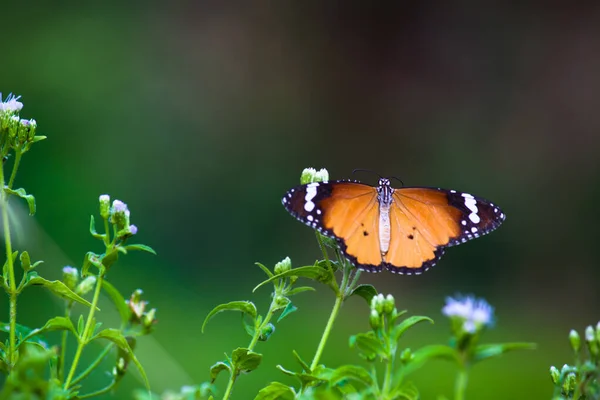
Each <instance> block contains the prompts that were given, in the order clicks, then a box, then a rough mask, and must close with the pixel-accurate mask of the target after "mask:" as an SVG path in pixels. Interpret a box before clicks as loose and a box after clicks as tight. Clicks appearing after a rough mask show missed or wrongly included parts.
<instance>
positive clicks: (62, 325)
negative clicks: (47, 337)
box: [17, 317, 77, 347]
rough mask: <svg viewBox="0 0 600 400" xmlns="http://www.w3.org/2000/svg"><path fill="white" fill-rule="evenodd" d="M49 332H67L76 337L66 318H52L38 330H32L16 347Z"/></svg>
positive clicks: (73, 328) (69, 321)
mask: <svg viewBox="0 0 600 400" xmlns="http://www.w3.org/2000/svg"><path fill="white" fill-rule="evenodd" d="M50 331H69V332H71V333H72V334H73V335H75V336H77V332H76V331H75V327H74V326H73V323H72V322H71V320H70V319H69V318H67V317H54V318H51V319H49V320H48V321H46V323H45V324H44V326H42V327H41V328H38V329H32V330H31V331H30V332H29V333H28V334H27V335H25V336H24V337H23V338H22V339H21V342H19V344H18V345H17V347H19V346H20V345H21V344H22V343H24V342H27V341H29V340H30V339H32V338H35V337H36V336H38V335H41V334H42V333H44V332H50Z"/></svg>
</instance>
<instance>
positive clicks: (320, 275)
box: [252, 265, 334, 292]
mask: <svg viewBox="0 0 600 400" xmlns="http://www.w3.org/2000/svg"><path fill="white" fill-rule="evenodd" d="M290 276H299V277H302V278H308V279H312V280H313V281H316V282H321V283H324V284H326V285H331V282H332V281H333V279H334V276H333V272H331V271H329V270H328V269H325V268H321V267H318V266H314V265H310V266H306V267H299V268H293V269H290V270H288V271H285V272H282V273H281V274H278V275H274V276H272V277H271V278H269V279H267V280H266V281H263V282H261V283H259V284H258V285H257V286H256V287H255V288H254V289H253V290H252V291H253V292H254V291H256V289H258V288H259V287H261V286H263V285H266V284H267V283H270V282H273V281H274V280H277V279H282V278H287V277H290Z"/></svg>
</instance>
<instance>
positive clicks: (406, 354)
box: [400, 348, 413, 364]
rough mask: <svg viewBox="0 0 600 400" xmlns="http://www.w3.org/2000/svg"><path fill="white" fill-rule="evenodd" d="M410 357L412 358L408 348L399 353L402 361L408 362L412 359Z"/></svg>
mask: <svg viewBox="0 0 600 400" xmlns="http://www.w3.org/2000/svg"><path fill="white" fill-rule="evenodd" d="M412 358H413V355H412V352H411V351H410V349H408V348H406V349H404V350H402V353H400V360H402V362H403V363H405V364H406V363H407V362H409V361H410V360H412Z"/></svg>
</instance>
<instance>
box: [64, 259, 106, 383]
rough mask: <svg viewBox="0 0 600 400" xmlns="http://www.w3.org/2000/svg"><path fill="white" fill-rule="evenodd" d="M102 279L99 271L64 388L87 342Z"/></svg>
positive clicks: (71, 377)
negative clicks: (85, 320)
mask: <svg viewBox="0 0 600 400" xmlns="http://www.w3.org/2000/svg"><path fill="white" fill-rule="evenodd" d="M103 280H104V271H100V273H99V274H98V280H97V281H96V290H95V291H94V298H93V300H92V306H91V308H90V312H89V314H88V317H87V322H86V323H85V328H84V329H83V334H82V335H81V337H79V338H78V345H77V351H76V352H75V357H74V358H73V364H71V369H70V370H69V375H68V376H67V380H66V382H65V386H64V388H65V389H68V388H69V385H70V384H71V380H72V379H73V375H75V370H76V369H77V364H78V363H79V358H80V357H81V352H82V351H83V348H84V347H85V345H87V344H88V337H89V336H90V329H93V327H92V323H93V321H94V313H95V312H96V306H97V305H98V299H99V298H100V289H101V288H102V281H103Z"/></svg>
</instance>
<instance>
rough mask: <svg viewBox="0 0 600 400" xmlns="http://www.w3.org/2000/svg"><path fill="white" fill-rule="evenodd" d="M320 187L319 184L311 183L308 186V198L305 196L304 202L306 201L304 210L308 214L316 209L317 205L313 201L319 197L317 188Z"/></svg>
mask: <svg viewBox="0 0 600 400" xmlns="http://www.w3.org/2000/svg"><path fill="white" fill-rule="evenodd" d="M318 186H319V183H318V182H313V183H309V184H308V185H306V196H304V200H306V204H304V209H305V210H306V211H308V212H311V211H312V210H314V208H315V203H313V201H312V199H314V198H315V196H316V195H317V187H318Z"/></svg>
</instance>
